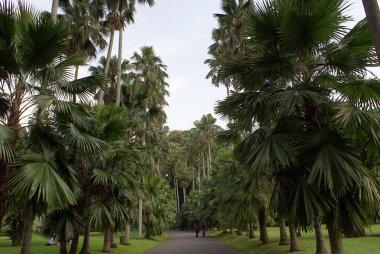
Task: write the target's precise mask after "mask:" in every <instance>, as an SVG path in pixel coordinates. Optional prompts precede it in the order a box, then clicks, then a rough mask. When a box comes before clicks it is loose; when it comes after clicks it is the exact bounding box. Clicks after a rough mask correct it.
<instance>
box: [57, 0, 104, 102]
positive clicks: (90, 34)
mask: <svg viewBox="0 0 380 254" xmlns="http://www.w3.org/2000/svg"><path fill="white" fill-rule="evenodd" d="M59 7H61V9H62V11H63V17H62V18H64V19H65V21H66V22H68V23H69V24H70V27H71V38H70V51H71V52H72V53H76V52H81V51H83V52H85V53H86V55H87V57H88V60H90V59H93V58H95V57H96V55H97V52H98V49H100V50H103V49H104V48H105V47H106V46H107V42H106V40H105V39H104V35H106V34H107V30H106V29H104V27H103V26H101V25H100V22H99V18H100V17H99V15H98V13H97V12H98V10H97V9H96V8H97V7H98V6H97V5H96V1H90V0H85V1H82V0H81V1H78V0H74V1H72V0H60V1H59ZM78 74H79V65H76V66H75V76H74V79H78ZM74 99H75V98H74ZM74 102H75V101H74Z"/></svg>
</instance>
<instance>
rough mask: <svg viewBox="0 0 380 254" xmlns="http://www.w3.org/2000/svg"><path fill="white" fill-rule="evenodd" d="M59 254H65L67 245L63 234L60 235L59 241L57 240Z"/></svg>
mask: <svg viewBox="0 0 380 254" xmlns="http://www.w3.org/2000/svg"><path fill="white" fill-rule="evenodd" d="M59 254H67V247H66V238H65V236H63V237H62V239H61V241H60V242H59Z"/></svg>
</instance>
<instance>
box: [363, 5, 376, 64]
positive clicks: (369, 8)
mask: <svg viewBox="0 0 380 254" xmlns="http://www.w3.org/2000/svg"><path fill="white" fill-rule="evenodd" d="M362 2H363V6H364V10H365V13H366V16H367V21H368V24H369V28H370V29H371V32H372V40H373V43H374V45H375V49H376V53H377V61H378V62H379V64H380V39H379V38H380V10H379V3H378V1H377V0H362Z"/></svg>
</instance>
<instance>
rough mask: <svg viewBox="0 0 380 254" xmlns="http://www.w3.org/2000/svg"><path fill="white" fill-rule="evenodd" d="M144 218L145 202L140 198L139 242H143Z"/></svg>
mask: <svg viewBox="0 0 380 254" xmlns="http://www.w3.org/2000/svg"><path fill="white" fill-rule="evenodd" d="M142 217H143V202H142V199H141V198H140V200H139V218H138V232H137V240H142V239H143V238H142Z"/></svg>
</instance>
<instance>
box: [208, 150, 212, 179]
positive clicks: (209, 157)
mask: <svg viewBox="0 0 380 254" xmlns="http://www.w3.org/2000/svg"><path fill="white" fill-rule="evenodd" d="M208 163H209V164H208V172H207V176H210V174H211V170H212V166H211V145H210V144H208Z"/></svg>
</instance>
